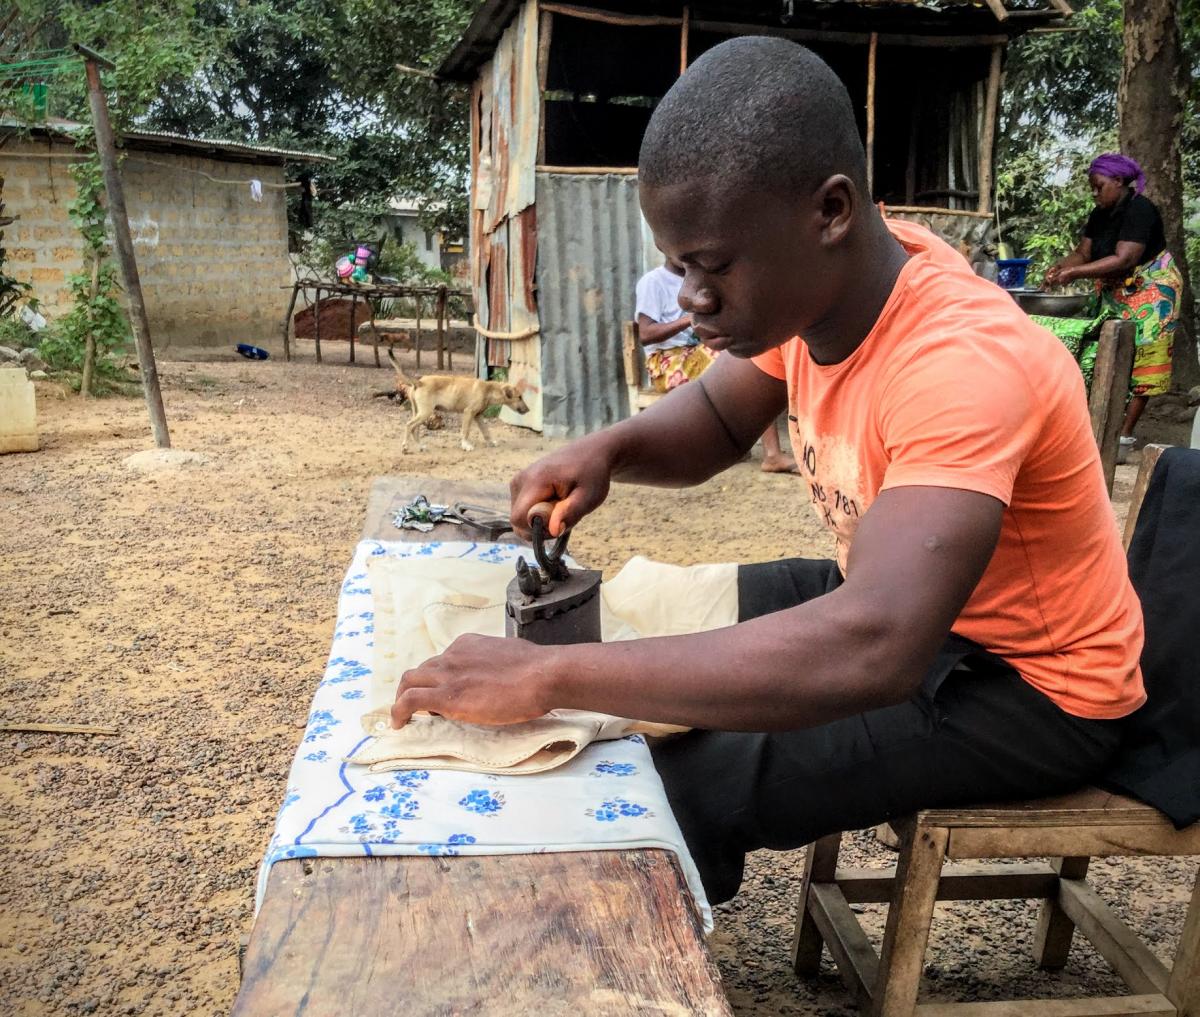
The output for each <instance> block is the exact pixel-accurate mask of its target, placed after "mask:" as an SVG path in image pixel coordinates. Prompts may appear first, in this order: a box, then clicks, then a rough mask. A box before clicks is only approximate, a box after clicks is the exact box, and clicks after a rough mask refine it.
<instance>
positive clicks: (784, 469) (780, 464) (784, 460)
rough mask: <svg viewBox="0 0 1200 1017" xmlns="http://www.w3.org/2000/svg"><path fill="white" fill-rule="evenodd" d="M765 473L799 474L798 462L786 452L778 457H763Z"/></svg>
mask: <svg viewBox="0 0 1200 1017" xmlns="http://www.w3.org/2000/svg"><path fill="white" fill-rule="evenodd" d="M762 471H763V473H798V472H799V468H798V467H797V466H796V460H795V459H793V458H792V457H791V456H790V455H788V454H787V453H785V452H780V453H779V454H778V455H769V456H763V461H762Z"/></svg>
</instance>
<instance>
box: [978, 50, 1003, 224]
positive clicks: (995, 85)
mask: <svg viewBox="0 0 1200 1017" xmlns="http://www.w3.org/2000/svg"><path fill="white" fill-rule="evenodd" d="M1003 56H1004V48H1003V47H1002V46H993V47H992V63H991V66H990V67H989V68H988V80H987V96H986V98H985V99H984V102H983V137H982V138H980V139H979V211H980V212H990V211H991V210H992V155H993V150H994V149H995V147H996V115H997V111H998V110H999V108H1000V66H1001V61H1002V59H1003Z"/></svg>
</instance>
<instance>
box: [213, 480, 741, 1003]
mask: <svg viewBox="0 0 1200 1017" xmlns="http://www.w3.org/2000/svg"><path fill="white" fill-rule="evenodd" d="M418 493H419V494H424V495H426V496H427V497H428V498H429V500H430V501H431V502H433V503H435V504H439V503H440V504H446V503H449V502H453V501H466V502H471V503H474V504H482V505H492V506H495V507H496V508H504V507H506V506H507V504H508V495H507V492H506V491H505V490H504V488H503V487H501V486H499V485H477V484H476V485H468V484H458V483H452V482H448V481H440V480H434V479H431V478H423V477H387V478H381V479H378V480H376V482H375V485H374V487H373V489H372V491H371V496H370V500H369V501H368V507H367V519H366V525H365V526H364V529H363V537H364V539H379V540H420V541H425V540H461V539H464V538H465V539H471V538H470V535H469V534H468V533H465V532H464V531H462V530H460V529H459V528H458V527H455V526H439V527H437V528H436V529H435V530H434V532H432V533H428V534H423V533H415V532H413V531H409V530H398V529H396V528H395V527H394V526H393V525H392V521H391V517H392V513H393V512H394V511H395V510H396V509H398V508H399V507H400V506H402V505H404V504H406V503H407V502H408V501H410V500H411V498H412V497H413V496H414V495H416V494H418ZM730 1013H731V1011H730V1009H729V1004H728V1003H727V1001H726V999H725V996H724V993H723V992H722V990H721V984H720V976H719V975H718V973H717V969H716V965H715V964H714V963H713V960H712V957H711V956H710V955H709V953H708V950H707V948H706V947H705V945H704V939H703V932H702V929H701V925H700V921H699V918H698V916H697V914H696V912H695V909H694V906H693V904H692V899H691V895H690V894H689V892H688V889H687V885H686V883H685V881H684V878H683V874H682V872H681V870H680V868H679V863H678V860H677V859H676V857H675V855H674V854H673V853H671V852H668V851H662V850H651V849H644V850H633V851H589V852H564V853H548V854H529V855H485V856H472V857H446V856H442V857H432V858H431V857H425V856H416V857H414V856H405V857H393V858H307V859H295V860H288V861H282V862H277V863H276V864H275V865H274V866H272V868H271V874H270V878H269V881H268V884H267V893H266V898H265V900H264V901H263V905H262V909H261V910H260V911H259V913H258V917H257V919H256V920H255V923H254V930H253V932H252V934H251V936H250V943H249V946H248V948H247V951H246V956H245V961H244V964H243V981H242V986H241V990H240V991H239V993H238V997H237V1001H236V1002H235V1003H234V1008H233V1015H234V1017H285V1015H300V1014H305V1015H312V1017H342V1015H346V1017H349V1015H353V1017H384V1015H404V1017H425V1015H428V1017H433V1015H439V1017H450V1015H457V1014H472V1015H479V1017H491V1015H496V1017H499V1015H514V1017H517V1015H525V1014H531V1015H532V1014H536V1015H539V1017H543V1015H553V1014H563V1015H571V1017H616V1015H626V1014H628V1015H634V1014H639V1015H667V1014H671V1015H675V1014H700V1015H711V1017H727V1015H729V1014H730Z"/></svg>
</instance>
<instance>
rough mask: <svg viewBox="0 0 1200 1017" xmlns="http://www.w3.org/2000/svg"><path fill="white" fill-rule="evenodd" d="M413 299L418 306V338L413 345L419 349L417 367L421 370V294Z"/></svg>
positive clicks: (414, 295) (415, 295)
mask: <svg viewBox="0 0 1200 1017" xmlns="http://www.w3.org/2000/svg"><path fill="white" fill-rule="evenodd" d="M413 299H414V300H415V301H416V304H417V337H416V339H415V340H414V341H413V343H414V345H415V346H416V347H417V367H418V368H419V367H420V366H421V294H420V293H414V294H413Z"/></svg>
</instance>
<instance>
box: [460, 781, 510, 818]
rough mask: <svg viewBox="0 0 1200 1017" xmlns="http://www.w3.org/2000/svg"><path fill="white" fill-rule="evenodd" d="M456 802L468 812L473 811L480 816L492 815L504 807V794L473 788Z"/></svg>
mask: <svg viewBox="0 0 1200 1017" xmlns="http://www.w3.org/2000/svg"><path fill="white" fill-rule="evenodd" d="M458 804H459V805H461V806H462V807H463V808H464V809H466V810H467V811H468V812H475V813H478V814H479V815H481V816H493V815H495V814H496V813H497V812H499V811H500V810H501V809H502V808H504V795H502V794H501V793H500V792H498V791H485V790H484V789H483V788H474V789H473V790H472V791H470V792H469V793H468V794H467V795H466V797H464V798H460V799H459V800H458Z"/></svg>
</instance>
